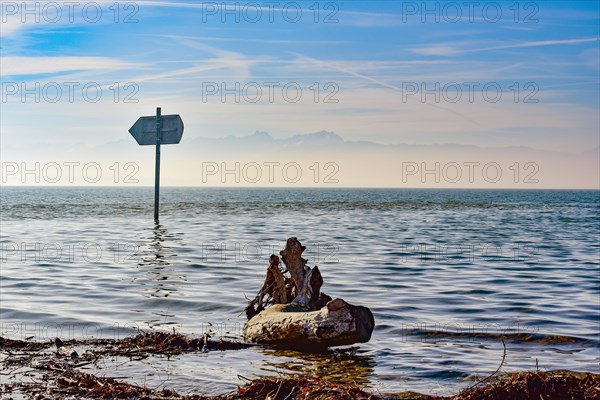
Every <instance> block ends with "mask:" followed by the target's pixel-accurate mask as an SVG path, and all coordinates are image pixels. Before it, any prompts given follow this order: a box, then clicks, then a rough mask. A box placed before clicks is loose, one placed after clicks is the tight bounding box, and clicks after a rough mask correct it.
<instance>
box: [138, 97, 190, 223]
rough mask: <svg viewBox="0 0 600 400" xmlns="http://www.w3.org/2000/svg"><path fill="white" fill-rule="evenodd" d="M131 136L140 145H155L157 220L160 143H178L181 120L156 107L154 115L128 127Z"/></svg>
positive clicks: (141, 118)
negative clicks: (165, 113)
mask: <svg viewBox="0 0 600 400" xmlns="http://www.w3.org/2000/svg"><path fill="white" fill-rule="evenodd" d="M129 133H131V136H133V138H134V139H135V140H136V142H138V144H139V145H140V146H146V145H152V144H154V145H156V163H155V167H154V221H155V222H158V205H159V187H160V145H161V144H178V143H179V142H180V141H181V136H182V135H183V121H182V120H181V117H180V116H179V115H178V114H175V115H162V116H161V110H160V107H157V108H156V117H154V116H150V117H140V118H138V120H137V121H136V123H135V124H133V126H132V127H131V128H130V129H129Z"/></svg>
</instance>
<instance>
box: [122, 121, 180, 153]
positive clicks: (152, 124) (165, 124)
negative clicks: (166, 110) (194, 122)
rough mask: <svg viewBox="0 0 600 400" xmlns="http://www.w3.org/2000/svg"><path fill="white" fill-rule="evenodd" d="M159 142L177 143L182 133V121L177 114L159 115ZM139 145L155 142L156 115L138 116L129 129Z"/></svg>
mask: <svg viewBox="0 0 600 400" xmlns="http://www.w3.org/2000/svg"><path fill="white" fill-rule="evenodd" d="M161 124H162V128H161V131H160V133H161V138H160V144H178V143H179V142H180V141H181V136H182V135H183V121H182V120H181V117H180V116H179V114H174V115H163V116H162V117H161ZM129 133H131V136H133V138H134V139H135V140H136V142H138V144H139V145H140V146H145V145H153V144H156V116H154V115H153V116H151V117H140V118H139V119H138V120H137V121H136V123H135V124H133V126H132V127H131V128H130V129H129Z"/></svg>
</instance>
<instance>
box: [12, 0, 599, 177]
mask: <svg viewBox="0 0 600 400" xmlns="http://www.w3.org/2000/svg"><path fill="white" fill-rule="evenodd" d="M0 4H1V26H0V39H1V40H0V79H1V99H0V128H1V132H0V145H1V149H0V156H1V158H2V176H1V182H2V184H7V185H20V184H26V185H38V184H39V185H71V184H73V185H78V184H83V185H87V184H93V185H129V184H135V185H152V184H153V174H154V149H153V147H152V146H138V145H137V143H136V142H135V140H134V139H133V138H132V137H131V136H130V134H129V133H128V129H129V128H130V127H131V125H133V123H134V122H135V121H136V120H137V119H138V117H140V116H149V115H153V114H154V113H155V110H156V107H161V108H162V113H163V114H165V115H166V114H180V115H181V117H182V119H183V121H184V125H185V130H184V134H183V138H182V141H181V143H180V144H178V145H171V146H163V152H162V156H163V159H162V168H163V169H162V171H161V181H162V184H163V185H165V186H168V185H194V186H202V185H208V186H318V187H336V186H337V187H450V188H453V187H456V188H458V187H494V188H503V187H515V188H596V189H597V188H599V185H600V177H599V175H598V169H599V163H598V159H599V152H600V150H599V145H600V143H599V142H600V138H599V137H600V135H599V130H600V115H599V111H598V110H599V106H600V104H599V103H600V88H599V85H600V78H599V76H600V74H599V72H600V47H599V43H600V42H599V36H600V9H599V8H600V2H598V1H585V0H578V1H509V2H502V1H438V2H436V1H429V2H423V1H416V2H413V1H314V0H310V1H243V0H242V1H239V0H238V1H235V2H225V1H216V2H210V1H178V0H169V1H158V0H156V1H154V0H148V1H142V0H138V1H115V0H110V1H100V0H96V1H62V0H60V1H5V0H2V1H1V3H0ZM257 132H258V133H257ZM236 138H237V139H236ZM245 150H246V151H245ZM273 163H278V165H275V164H273ZM290 165H291V167H290ZM275 169H276V171H275ZM227 171H232V172H230V173H227ZM428 171H430V172H428ZM270 173H271V175H273V176H269V174H270ZM298 173H300V175H301V176H302V177H301V179H296V178H295V177H296V175H298ZM498 173H500V175H501V178H497V175H498ZM331 174H333V175H331ZM98 175H100V178H98V179H96V177H97V176H98ZM328 175H330V179H325V178H324V177H325V176H328ZM470 175H472V176H470ZM125 176H129V177H130V178H132V179H125ZM257 176H260V179H256V177H257ZM331 176H333V178H331ZM527 177H529V178H527Z"/></svg>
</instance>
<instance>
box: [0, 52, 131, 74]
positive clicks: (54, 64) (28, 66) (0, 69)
mask: <svg viewBox="0 0 600 400" xmlns="http://www.w3.org/2000/svg"><path fill="white" fill-rule="evenodd" d="M130 68H140V65H139V64H137V63H131V62H128V61H122V60H118V59H114V58H109V57H76V56H75V57H10V56H9V57H1V58H0V74H1V76H17V75H38V74H54V73H59V72H68V71H81V70H101V71H114V70H122V69H130Z"/></svg>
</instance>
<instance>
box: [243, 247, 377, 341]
mask: <svg viewBox="0 0 600 400" xmlns="http://www.w3.org/2000/svg"><path fill="white" fill-rule="evenodd" d="M304 250H306V247H305V246H302V244H301V243H300V241H298V239H297V238H295V237H292V238H289V239H288V240H287V242H286V246H285V249H284V250H282V251H281V252H280V255H281V260H282V261H283V263H284V264H285V266H286V269H285V270H284V271H282V270H281V269H280V267H279V265H280V260H279V257H278V256H276V255H271V257H270V259H269V267H268V269H267V276H266V278H265V282H264V283H263V286H262V288H261V289H260V290H259V292H258V294H257V295H256V297H255V298H254V299H253V300H251V301H250V302H249V304H248V306H247V307H246V316H247V317H248V321H247V322H246V324H245V325H244V338H245V340H246V341H248V342H254V343H270V344H277V345H283V346H287V347H303V348H306V347H310V346H311V345H318V346H339V345H347V344H352V343H358V342H368V341H369V339H370V338H371V333H372V332H373V328H374V326H375V321H374V318H373V313H371V310H369V309H368V308H366V307H361V306H353V305H351V304H348V303H347V302H345V301H344V300H342V299H335V300H333V299H332V298H331V297H330V296H328V295H326V294H325V293H322V292H321V286H322V285H323V278H322V276H321V272H320V271H319V268H318V267H317V266H315V267H314V268H310V267H308V266H307V265H306V263H307V261H306V260H305V259H304V258H302V253H303V252H304ZM288 273H289V276H286V274H288Z"/></svg>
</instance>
